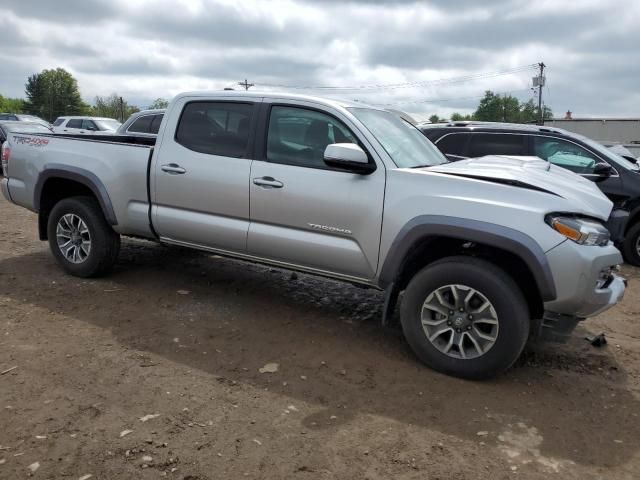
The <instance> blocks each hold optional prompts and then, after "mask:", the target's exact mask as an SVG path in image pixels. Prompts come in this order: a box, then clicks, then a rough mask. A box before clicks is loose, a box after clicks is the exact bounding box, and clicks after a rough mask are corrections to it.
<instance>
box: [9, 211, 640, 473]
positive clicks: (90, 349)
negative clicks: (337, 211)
mask: <svg viewBox="0 0 640 480" xmlns="http://www.w3.org/2000/svg"><path fill="white" fill-rule="evenodd" d="M624 273H625V274H626V275H627V276H628V277H629V278H630V285H631V288H630V289H629V290H628V293H627V296H626V298H625V300H624V302H623V303H622V305H619V306H618V307H617V308H615V309H614V310H612V311H610V312H607V313H606V314H604V315H602V316H601V317H599V318H597V319H593V320H590V321H588V322H587V323H586V324H585V325H584V327H581V328H580V329H579V330H578V331H577V332H576V334H575V337H574V339H573V340H572V342H570V343H569V344H568V345H560V346H553V347H552V348H549V347H546V348H545V349H542V350H537V351H535V352H530V353H528V354H526V355H525V357H524V358H523V359H522V361H520V362H519V364H518V365H517V366H516V367H515V368H514V369H512V370H511V371H510V372H509V373H507V374H506V375H504V376H502V377H501V378H499V379H497V380H495V381H490V382H483V383H473V382H466V381H461V380H457V379H453V378H448V377H445V376H443V375H439V374H437V373H434V372H433V371H430V370H428V369H427V368H425V367H422V366H421V365H420V364H418V362H417V361H416V360H415V359H414V357H413V356H412V354H411V352H410V351H409V350H408V348H407V346H406V345H405V343H404V342H403V341H402V339H401V337H400V336H398V335H397V333H394V332H393V331H385V330H383V329H381V328H380V326H379V324H378V318H379V316H380V309H381V295H380V294H379V293H377V292H373V291H369V290H361V289H358V288H355V287H351V286H345V285H343V284H339V283H336V282H332V281H325V280H318V279H315V278H311V277H306V276H304V275H300V276H299V277H298V278H295V277H293V278H292V277H291V274H290V273H288V272H284V271H280V270H274V269H269V268H264V267H257V266H247V265H244V264H241V263H237V262H234V261H231V260H226V259H222V258H219V257H215V256H210V255H202V254H199V253H192V252H186V251H181V250H174V249H169V248H165V247H162V246H158V245H154V244H151V243H146V242H140V241H133V240H126V241H124V242H123V251H122V254H121V258H120V262H119V264H118V267H117V269H116V271H115V273H114V274H113V275H112V276H110V277H109V278H105V279H100V280H90V281H83V280H80V279H77V278H73V277H70V276H67V275H65V274H63V273H62V272H61V270H60V269H59V268H58V267H57V266H56V265H55V264H54V261H53V259H52V257H51V255H50V254H49V252H48V250H47V245H46V244H44V243H41V242H39V241H38V240H37V236H36V217H35V215H33V214H31V213H29V212H27V211H25V210H22V209H19V208H17V207H14V206H11V205H9V204H7V202H5V201H4V200H0V311H1V314H0V371H4V370H7V369H9V368H11V367H14V366H15V367H17V368H15V369H14V370H12V371H10V372H8V373H5V374H3V375H0V478H2V479H19V478H25V477H28V476H29V475H31V474H33V476H34V477H35V478H43V479H44V478H48V479H65V478H69V479H80V478H83V479H86V478H89V477H87V476H88V475H92V477H90V478H92V479H115V478H118V479H151V478H158V477H167V478H175V479H183V480H186V479H191V480H195V479H219V478H225V479H227V478H228V479H235V478H268V479H283V478H300V479H317V478H319V479H325V478H326V479H330V478H346V479H361V478H362V479H364V478H367V479H389V478H399V479H427V478H428V479H447V480H448V479H483V478H490V479H492V480H496V479H502V478H521V479H534V478H536V479H537V478H562V479H567V478H576V479H577V478H580V479H598V478H602V479H614V478H615V479H637V478H640V452H639V449H640V418H638V416H639V415H640V341H639V340H640V322H638V314H639V313H640V295H639V294H638V290H637V288H638V287H637V285H638V280H639V279H640V270H637V269H632V268H625V269H624ZM601 331H603V332H605V333H606V335H607V338H608V339H609V344H608V345H607V346H606V347H605V348H602V349H596V348H594V347H592V346H590V345H589V344H588V343H587V342H586V341H585V340H584V339H583V337H584V336H585V335H586V334H587V332H596V333H599V332H601ZM268 363H277V364H278V369H277V371H276V372H274V373H268V372H265V373H261V372H260V371H259V369H260V368H262V367H264V366H265V365H266V364H268ZM148 415H157V416H155V417H153V418H150V417H146V418H145V416H148ZM141 419H143V420H146V421H143V420H141ZM127 432H129V433H127ZM36 462H37V463H38V464H39V468H37V470H36V471H35V473H31V470H30V469H29V466H32V468H33V469H35V465H34V464H35V463H36Z"/></svg>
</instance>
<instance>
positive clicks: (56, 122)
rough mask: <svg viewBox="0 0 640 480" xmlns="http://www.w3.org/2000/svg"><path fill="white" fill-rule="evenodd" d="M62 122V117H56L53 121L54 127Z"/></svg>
mask: <svg viewBox="0 0 640 480" xmlns="http://www.w3.org/2000/svg"><path fill="white" fill-rule="evenodd" d="M63 122H64V118H56V121H55V122H53V126H54V127H59V126H60V125H62V123H63Z"/></svg>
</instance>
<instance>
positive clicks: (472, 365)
mask: <svg viewBox="0 0 640 480" xmlns="http://www.w3.org/2000/svg"><path fill="white" fill-rule="evenodd" d="M400 320H401V323H402V330H403V332H404V335H405V337H406V339H407V342H408V343H409V345H410V346H411V348H412V349H413V351H414V352H415V354H416V355H417V356H418V358H420V360H422V361H423V362H424V363H425V364H427V365H428V366H430V367H431V368H433V369H435V370H438V371H440V372H443V373H446V374H448V375H453V376H456V377H462V378H467V379H482V378H489V377H493V376H495V375H497V374H499V373H501V372H503V371H505V370H506V369H508V368H509V367H510V366H511V365H513V363H514V362H515V361H516V360H517V358H518V357H519V356H520V354H521V353H522V350H523V348H524V346H525V343H526V341H527V338H528V335H529V324H530V318H529V309H528V306H527V302H526V300H525V298H524V296H523V294H522V291H521V290H520V289H519V288H518V286H517V285H516V284H515V282H514V281H513V279H512V278H511V277H510V276H509V275H508V274H507V273H505V272H504V271H503V270H502V269H500V268H498V267H496V266H495V265H493V264H492V263H490V262H488V261H486V260H482V259H478V258H473V257H462V256H460V257H449V258H445V259H443V260H440V261H437V262H435V263H432V264H430V265H428V266H426V267H425V268H423V269H422V270H421V271H419V272H418V273H417V274H416V275H415V276H414V277H413V279H412V280H411V281H410V282H409V285H408V286H407V289H406V290H405V294H404V298H403V300H402V305H401V311H400Z"/></svg>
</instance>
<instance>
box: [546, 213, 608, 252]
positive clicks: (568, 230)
mask: <svg viewBox="0 0 640 480" xmlns="http://www.w3.org/2000/svg"><path fill="white" fill-rule="evenodd" d="M545 221H546V222H547V223H548V224H549V226H550V227H551V228H553V229H554V230H555V231H556V232H558V233H559V234H561V235H564V236H565V237H567V238H568V239H569V240H573V241H574V242H576V243H579V244H580V245H591V246H602V245H606V244H607V243H609V238H610V234H609V230H607V229H606V227H605V226H604V225H603V224H602V223H600V222H598V221H597V220H593V219H591V218H580V217H571V216H568V215H563V214H549V215H547V217H546V218H545Z"/></svg>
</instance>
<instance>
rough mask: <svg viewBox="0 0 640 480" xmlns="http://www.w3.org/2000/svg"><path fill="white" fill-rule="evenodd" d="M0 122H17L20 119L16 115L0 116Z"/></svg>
mask: <svg viewBox="0 0 640 480" xmlns="http://www.w3.org/2000/svg"><path fill="white" fill-rule="evenodd" d="M0 120H13V121H16V120H18V117H16V116H15V115H11V114H6V113H5V114H0Z"/></svg>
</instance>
